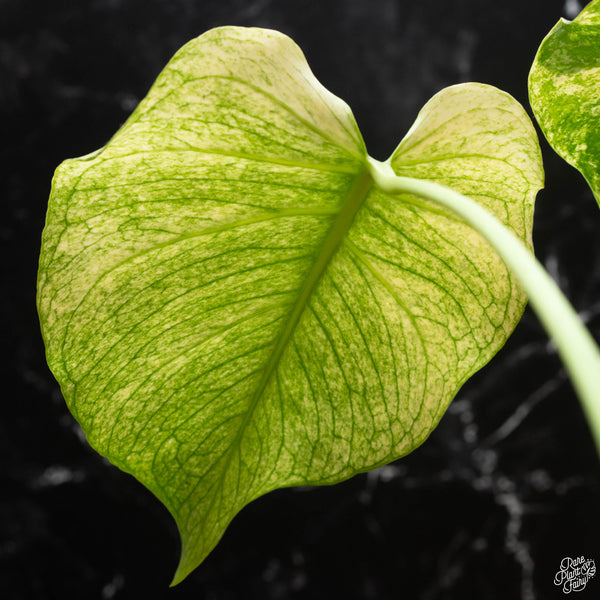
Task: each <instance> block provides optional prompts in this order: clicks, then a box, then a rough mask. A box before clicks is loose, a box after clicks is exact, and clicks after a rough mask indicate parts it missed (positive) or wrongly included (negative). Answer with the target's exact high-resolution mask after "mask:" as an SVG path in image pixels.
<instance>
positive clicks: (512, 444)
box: [0, 0, 600, 600]
mask: <svg viewBox="0 0 600 600" xmlns="http://www.w3.org/2000/svg"><path fill="white" fill-rule="evenodd" d="M577 4H578V3H577V2H576V1H572V0H568V1H567V2H564V1H563V0H503V1H502V2H498V1H497V0H456V1H449V0H419V1H417V0H414V1H409V0H379V1H375V0H345V1H342V0H339V1H338V0H321V1H316V0H300V1H293V0H287V1H277V0H255V1H251V2H244V1H242V0H220V1H201V0H77V1H68V0H55V1H53V2H47V1H39V2H36V1H34V0H0V133H1V135H0V150H1V152H2V155H1V157H0V158H1V161H0V176H1V178H0V194H1V196H0V198H1V201H2V216H1V219H0V243H1V244H2V248H1V251H0V260H1V268H2V273H1V281H2V293H1V294H0V302H1V315H2V332H1V334H2V335H1V340H2V347H3V352H4V357H3V359H2V360H1V361H0V368H1V369H2V373H1V376H2V378H1V380H0V381H1V383H2V387H1V388H0V389H1V390H2V394H1V406H2V413H1V418H0V469H1V470H0V477H1V482H0V598H2V599H3V600H16V599H35V600H41V599H58V600H70V599H93V600H95V599H109V598H133V599H137V598H151V599H154V598H173V599H179V598H194V599H196V600H202V599H206V600H225V599H232V600H234V599H238V598H239V599H244V600H251V599H254V598H257V599H261V600H262V599H265V600H268V599H287V598H290V599H311V600H312V599H316V600H318V599H334V600H335V599H337V598H340V599H344V600H351V599H355V598H357V599H358V598H360V599H371V598H373V599H375V598H377V599H391V598H394V599H396V598H411V599H423V600H425V599H432V600H433V599H458V598H460V599H461V600H467V599H471V598H473V599H477V600H484V599H488V598H489V599H495V598H501V599H513V598H515V599H516V598H523V599H525V600H533V599H546V598H560V597H562V592H561V591H560V590H559V589H558V588H556V587H555V586H554V585H553V577H554V574H555V572H556V571H557V569H558V565H559V562H560V560H561V559H562V558H563V557H564V556H579V555H584V556H585V557H586V558H593V559H596V560H600V535H599V534H600V517H599V506H600V502H599V501H600V485H599V484H600V470H599V468H598V466H599V465H598V459H597V456H596V454H595V450H594V446H593V444H592V441H591V437H590V435H589V432H588V429H587V425H586V422H585V420H584V418H583V415H582V413H581V410H580V407H579V404H578V401H577V398H576V397H575V395H574V393H573V391H572V388H571V386H570V383H569V382H568V379H567V377H566V374H565V372H564V370H563V368H562V366H561V364H560V362H559V360H558V358H557V356H556V353H555V349H554V347H553V345H552V344H551V343H549V342H548V340H547V337H546V335H545V333H544V332H543V330H542V329H541V327H540V325H539V323H538V321H537V320H536V318H535V316H534V315H533V314H532V313H531V312H530V311H527V312H526V314H525V316H524V318H523V320H522V322H521V324H520V325H519V327H518V328H517V331H516V333H515V334H514V335H513V337H512V338H511V339H510V340H509V342H508V344H507V345H506V346H505V348H504V349H503V350H502V351H501V352H500V353H499V354H498V356H497V357H496V358H495V360H493V361H492V363H491V364H490V365H489V366H488V367H487V368H485V369H484V370H483V371H482V372H481V373H479V374H478V375H477V376H476V377H474V378H473V379H472V380H471V381H470V382H469V383H468V384H467V385H466V386H465V387H464V388H463V390H461V392H460V393H459V395H458V397H457V399H456V400H455V401H454V403H453V404H452V405H451V407H450V409H449V411H448V413H447V414H446V416H445V417H444V419H443V420H442V422H441V424H440V425H439V427H438V428H437V429H436V431H434V433H433V434H432V436H431V437H430V439H429V440H428V441H427V442H426V443H425V444H424V445H423V446H422V447H421V448H420V449H418V450H417V451H415V452H414V453H413V454H412V455H410V456H408V457H406V458H405V459H403V460H401V461H399V462H397V463H395V464H393V465H391V466H389V467H387V468H383V469H380V470H379V471H376V472H373V473H371V474H368V475H363V476H358V477H355V478H354V479H352V480H350V481H348V482H346V483H344V484H341V485H338V486H334V487H325V488H318V489H311V490H306V489H299V490H285V491H279V492H275V493H272V494H270V495H268V496H266V497H264V498H262V499H260V500H258V501H256V502H254V503H253V504H252V505H250V506H249V507H247V508H246V509H245V510H244V511H243V512H242V513H241V514H240V515H239V516H238V517H237V518H236V519H235V520H234V522H233V524H232V525H231V526H230V528H229V530H228V531H227V533H226V535H225V537H224V539H223V540H222V542H221V544H220V545H219V546H218V547H217V549H216V550H215V551H214V552H213V553H212V555H211V556H210V557H209V558H208V559H207V560H206V562H205V563H204V564H203V565H202V566H201V567H200V568H199V569H198V570H197V571H196V572H195V573H194V574H193V575H192V576H190V577H189V579H188V580H186V581H185V582H184V583H183V584H181V585H180V586H178V587H177V588H175V589H173V590H169V589H168V588H167V586H168V583H169V581H170V578H171V576H172V574H173V572H174V568H175V566H176V562H177V557H178V552H179V542H178V539H177V534H176V530H175V526H174V524H173V522H172V521H171V519H170V517H169V516H168V514H167V511H166V510H165V509H164V508H163V507H162V506H161V505H160V504H159V503H158V501H157V500H156V499H154V497H153V496H151V494H150V493H149V492H147V491H146V490H145V489H144V488H142V487H141V486H140V485H139V484H137V482H136V481H134V480H133V479H132V478H130V477H129V476H127V475H125V474H123V473H121V472H120V471H119V470H117V469H116V468H113V467H111V466H110V465H109V464H108V463H107V462H106V461H105V460H103V459H102V458H100V457H99V456H98V455H96V454H95V453H94V452H93V451H91V450H90V449H89V448H88V446H87V445H86V443H85V439H84V438H83V436H82V435H81V433H80V431H79V429H78V427H77V425H76V424H75V422H74V420H73V419H72V417H71V416H70V414H69V413H68V411H67V409H66V407H65V405H64V403H63V401H62V398H61V395H60V391H59V389H58V386H57V384H56V382H55V381H54V379H53V377H52V375H51V374H50V372H49V371H48V369H47V367H46V366H45V361H44V351H43V345H42V341H41V338H40V334H39V331H38V322H37V316H36V311H35V303H34V297H35V278H36V268H37V253H38V251H39V244H40V234H41V230H42V227H43V223H44V213H45V210H46V201H47V197H48V193H49V189H50V180H51V177H52V173H53V170H54V168H55V167H56V166H57V165H58V164H59V163H60V162H61V161H62V160H63V159H65V158H67V157H74V156H78V155H82V154H86V153H88V152H90V151H92V150H94V149H96V148H97V147H99V146H101V145H103V144H104V143H106V141H107V140H108V139H109V137H110V136H111V135H112V134H113V133H114V131H115V130H116V129H117V128H118V127H119V125H120V124H121V123H122V122H123V121H124V120H125V119H126V117H127V116H128V114H129V113H130V112H131V110H132V109H133V108H134V106H135V105H136V104H137V102H138V101H139V100H140V99H141V98H142V97H143V96H144V94H145V93H146V91H147V89H148V87H149V86H150V85H151V83H152V81H153V80H154V78H155V77H156V75H157V74H158V72H159V71H160V69H161V68H162V67H163V66H164V65H165V64H166V62H167V61H168V59H169V58H170V57H171V55H172V54H173V53H174V52H175V51H176V50H177V49H178V48H179V47H180V46H181V45H182V44H183V43H185V42H186V41H188V40H189V39H190V38H192V37H194V36H197V35H199V34H201V33H203V32H204V31H205V30H207V29H209V28H211V27H214V26H217V25H225V24H237V25H256V26H264V27H271V28H276V29H279V30H281V31H283V32H285V33H287V34H288V35H290V36H291V37H293V38H294V39H295V40H296V42H297V43H298V44H299V45H300V46H301V48H302V49H303V50H304V52H305V53H306V55H307V58H308V61H309V63H310V64H311V66H312V68H313V70H314V72H315V74H316V75H317V77H318V78H319V79H320V80H321V81H322V82H323V83H324V85H325V86H326V87H328V88H329V89H330V90H332V91H333V92H334V93H336V94H337V95H339V96H341V97H342V98H344V99H345V100H346V101H347V102H348V103H349V104H350V106H351V107H352V108H353V110H354V113H355V115H356V118H357V120H358V123H359V125H360V127H361V129H362V132H363V135H364V138H365V141H366V143H367V147H368V148H369V151H370V153H371V154H372V155H373V156H374V157H375V158H378V159H384V158H386V157H387V155H388V154H389V153H390V152H391V151H392V150H393V148H394V147H395V146H396V144H397V143H398V141H399V140H400V139H401V137H402V136H403V134H404V133H405V131H406V130H407V128H408V127H409V126H410V124H411V123H412V121H413V119H414V117H415V115H416V113H417V111H418V109H419V108H420V107H421V106H422V105H423V104H424V103H425V102H426V100H427V99H428V98H429V97H430V96H431V95H433V94H434V93H435V92H437V91H438V90H439V89H441V88H442V87H444V86H447V85H450V84H454V83H457V82H461V81H467V80H475V81H481V82H485V83H490V84H494V85H496V86H498V87H500V88H502V89H504V90H506V91H508V92H510V93H511V94H513V95H514V96H515V97H516V98H517V99H518V100H520V101H521V102H522V103H523V104H525V105H526V106H528V105H527V91H526V77H527V72H528V69H529V65H530V63H531V60H532V59H533V56H534V53H535V50H536V47H537V45H538V44H539V42H540V41H541V39H542V38H543V36H544V35H545V34H546V32H547V31H548V30H549V29H550V28H551V26H552V25H553V24H554V23H555V22H556V21H557V20H558V18H559V17H560V16H566V15H567V14H568V13H571V14H570V15H569V16H573V15H572V11H573V10H577V9H576V7H577ZM583 4H585V2H583ZM543 149H544V155H545V164H546V170H547V189H546V190H545V191H543V192H542V193H540V195H539V199H538V205H537V210H536V220H535V233H534V236H535V238H534V239H535V243H536V251H537V254H538V256H539V258H540V259H541V260H542V262H543V263H544V264H545V265H546V267H547V268H548V269H549V271H550V272H551V273H552V275H553V276H554V277H555V278H556V279H557V280H558V281H559V283H560V285H561V286H562V288H563V289H564V290H565V291H566V292H567V294H568V296H569V297H570V299H571V301H572V302H573V304H574V306H575V308H576V309H577V310H578V311H580V313H581V314H582V316H583V317H584V318H585V320H586V321H587V324H588V326H589V327H590V328H591V330H592V332H593V333H594V334H595V335H596V337H597V338H598V337H600V294H599V292H600V260H599V259H600V241H599V238H600V236H599V235H598V231H600V211H599V210H598V207H597V206H596V204H595V201H594V199H593V197H592V195H591V193H590V192H589V190H588V189H587V187H586V185H585V183H584V182H583V180H582V178H581V177H580V176H579V175H578V174H577V173H576V172H575V171H574V170H573V169H571V168H570V167H568V166H567V165H565V164H563V163H562V162H561V161H560V160H559V159H558V158H557V157H556V156H555V155H554V154H553V153H552V152H551V151H550V150H549V149H548V148H547V146H546V145H545V144H544V146H543ZM598 594H600V576H598V577H597V578H596V579H595V580H592V581H591V582H590V583H589V585H588V588H586V590H585V591H584V592H583V594H582V595H581V596H579V597H582V596H583V597H588V598H592V597H599V596H598Z"/></svg>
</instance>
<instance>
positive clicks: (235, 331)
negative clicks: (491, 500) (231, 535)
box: [38, 27, 543, 583]
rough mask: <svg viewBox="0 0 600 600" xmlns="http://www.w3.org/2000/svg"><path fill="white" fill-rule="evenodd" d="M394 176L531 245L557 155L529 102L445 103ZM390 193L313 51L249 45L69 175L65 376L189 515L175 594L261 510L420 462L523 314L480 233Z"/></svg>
mask: <svg viewBox="0 0 600 600" xmlns="http://www.w3.org/2000/svg"><path fill="white" fill-rule="evenodd" d="M387 165H388V166H387V167H386V168H388V169H393V170H394V171H396V173H398V174H399V175H403V176H409V177H415V178H420V179H425V180H430V181H433V182H437V183H441V184H444V185H446V186H450V187H452V188H453V189H455V190H458V191H460V192H462V193H463V194H465V195H467V196H469V197H470V198H472V199H474V200H475V201H477V202H478V203H479V204H480V205H482V206H483V207H485V208H486V209H488V210H489V211H491V213H493V214H494V215H496V216H497V217H498V218H499V219H500V220H501V221H502V222H503V223H505V224H506V225H508V226H509V227H510V228H511V229H512V231H514V233H515V234H516V235H517V237H518V238H520V239H521V240H522V241H523V242H525V243H526V244H527V245H528V246H529V247H530V246H531V226H532V212H533V203H534V199H535V195H536V192H537V190H538V189H539V188H540V187H541V185H542V178H543V173H542V166H541V158H540V152H539V148H538V145H537V138H536V135H535V132H534V130H533V127H532V125H531V123H530V122H529V120H528V118H527V116H526V114H525V112H524V111H523V109H522V108H521V107H520V106H519V105H518V104H517V103H516V101H515V100H513V99H512V98H511V97H510V96H508V95H507V94H505V93H503V92H500V91H498V90H496V89H495V88H492V87H489V86H484V85H479V84H464V85H460V86H455V87H452V88H448V89H446V90H444V91H442V92H441V93H440V94H438V95H437V96H435V97H434V98H433V99H432V100H431V101H430V102H429V103H428V104H427V105H426V106H425V108H424V109H423V110H422V111H421V113H420V114H419V116H418V119H417V122H416V123H415V126H414V127H413V128H412V129H411V131H410V132H409V134H408V135H407V136H406V138H405V139H404V140H403V141H402V143H401V144H400V145H399V147H398V148H397V150H396V151H395V152H394V153H393V155H392V157H391V158H390V160H389V161H388V163H387ZM372 175H373V171H372V168H371V166H370V163H369V161H368V157H367V153H366V150H365V148H364V144H363V142H362V138H361V135H360V133H359V131H358V127H357V126H356V123H355V121H354V118H353V116H352V113H351V111H350V109H349V108H348V107H347V105H346V104H345V103H343V102H342V101H341V100H339V99H338V98H336V97H334V96H333V95H331V94H330V93H329V92H327V90H325V89H324V88H323V87H322V86H321V85H320V84H319V83H318V82H317V81H316V79H315V78H314V76H313V75H312V73H311V72H310V70H309V67H308V65H307V64H306V61H305V59H304V57H303V55H302V53H301V52H300V50H299V49H298V47H297V46H296V45H295V44H294V43H293V42H292V41H291V40H290V39H289V38H287V37H285V36H284V35H282V34H279V33H276V32H273V31H267V30H260V29H243V28H233V27H227V28H220V29H216V30H212V31H209V32H208V33H206V34H204V35H203V36H201V37H200V38H198V39H196V40H193V41H192V42H190V43H189V44H187V45H186V46H185V47H184V48H182V50H180V51H179V52H178V53H177V54H176V56H175V57H174V58H173V60H172V61H171V62H170V63H169V65H168V66H167V67H166V68H165V70H164V71H163V73H162V74H161V75H160V76H159V78H158V80H157V81H156V83H155V85H154V86H153V88H152V89H151V91H150V92H149V94H148V96H147V97H146V99H145V100H144V101H143V102H142V103H141V104H140V106H139V107H138V108H137V109H136V111H135V112H134V113H133V115H132V116H131V118H130V119H129V120H128V121H127V123H126V124H125V125H124V126H123V127H122V128H121V130H120V131H119V132H118V133H117V134H116V135H115V136H114V138H113V139H112V140H111V141H110V142H109V144H108V145H107V146H105V147H104V148H102V149H101V150H99V151H98V152H96V153H93V154H91V155H88V156H86V157H83V158H81V159H76V160H69V161H66V162H64V163H63V164H62V165H61V166H60V167H59V168H58V169H57V172H56V175H55V178H54V183H53V189H52V194H51V198H50V203H49V209H48V216H47V223H46V228H45V230H44V236H43V247H42V254H41V258H40V271H39V287H38V306H39V313H40V321H41V324H42V330H43V335H44V340H45V342H46V347H47V356H48V363H49V365H50V367H51V368H52V370H53V372H54V373H55V375H56V377H57V379H58V380H59V382H60V384H61V387H62V390H63V393H64V396H65V399H66V401H67V402H68V404H69V407H70V409H71V411H72V412H73V414H74V415H75V417H76V418H77V419H78V421H79V422H80V424H81V426H82V428H83V430H84V431H85V433H86V435H87V437H88V440H89V442H90V444H91V445H92V446H93V447H94V448H96V449H97V450H98V451H99V452H100V453H101V454H103V455H104V456H107V457H108V458H109V459H110V460H111V461H112V462H113V463H114V464H116V465H118V466H119V467H121V468H122V469H123V470H125V471H127V472H129V473H132V474H133V475H134V476H135V477H136V478H137V479H139V480H140V481H141V482H142V483H143V484H144V485H146V486H147V487H148V488H149V489H150V490H152V491H153V492H154V493H155V494H156V495H157V496H158V498H160V499H161V501H162V502H164V504H165V505H166V506H167V507H168V509H169V510H170V512H171V513H172V514H173V516H174V517H175V520H176V521H177V524H178V527H179V530H180V532H181V537H182V556H181V562H180V565H179V568H178V570H177V573H176V575H175V579H174V582H175V583H176V582H179V581H181V580H182V579H183V578H184V577H185V576H186V575H187V574H188V573H189V572H190V571H191V570H193V569H194V568H195V567H196V566H197V565H198V564H199V563H200V562H201V561H202V560H203V559H204V558H205V557H206V555H207V554H208V553H209V552H210V551H211V549H212V548H213V547H214V546H215V544H216V543H217V542H218V540H219V539H220V537H221V536H222V534H223V532H224V530H225V528H226V527H227V525H228V523H229V522H230V521H231V519H232V518H233V517H234V516H235V514H236V513H237V512H238V511H239V510H241V509H242V508H243V506H244V505H246V504H247V503H248V502H250V501H251V500H252V499H254V498H256V497H258V496H260V495H262V494H264V493H266V492H268V491H270V490H273V489H275V488H279V487H284V486H292V485H306V484H313V485H317V484H329V483H334V482H338V481H341V480H344V479H346V478H348V477H351V476H352V475H354V474H356V473H358V472H361V471H365V470H368V469H372V468H374V467H376V466H378V465H382V464H384V463H387V462H389V461H392V460H394V459H396V458H398V457H400V456H403V455H405V454H407V453H408V452H410V451H412V450H413V449H414V448H416V447H417V446H418V445H419V444H421V443H422V442H423V441H424V440H425V439H426V438H427V436H428V435H429V434H430V433H431V431H432V429H433V428H434V427H435V426H436V424H437V423H438V421H439V419H440V418H441V416H442V415H443V414H444V411H445V410H446V407H447V406H448V404H449V402H450V401H451V399H452V398H453V397H454V395H455V394H456V392H457V390H458V389H459V388H460V386H461V385H462V384H463V383H464V381H465V380H466V379H468V378H469V377H470V376H471V375H472V374H473V373H474V372H475V371H477V370H478V369H479V368H481V367H482V366H483V365H484V364H485V363H486V362H487V361H489V359H490V358H491V357H492V356H493V355H494V354H495V353H496V352H497V351H498V350H499V349H500V348H501V346H502V345H503V344H504V342H505V341H506V339H507V337H508V336H509V335H510V333H511V331H512V330H513V328H514V326H515V325H516V323H517V321H518V320H519V318H520V316H521V314H522V311H523V308H524V305H525V296H524V293H523V292H522V290H521V289H520V287H519V286H518V285H517V283H516V281H515V279H514V277H513V276H512V275H511V274H510V273H509V272H508V270H507V269H506V267H505V266H504V264H503V263H502V261H501V260H500V259H499V258H498V256H497V255H496V253H495V252H494V251H492V250H491V249H490V247H489V246H488V244H487V243H486V242H485V241H484V240H483V239H482V237H481V236H480V235H479V234H477V233H476V232H475V231H474V230H473V229H472V228H470V227H469V226H467V225H466V224H465V223H464V222H462V221H461V220H459V219H458V218H457V217H455V216H454V215H453V214H452V213H451V212H449V211H448V210H447V209H444V208H441V207H439V206H437V205H436V204H434V203H433V202H431V201H430V200H426V199H420V198H418V197H417V196H414V195H407V194H404V195H394V194H387V193H384V192H383V191H381V189H377V187H376V186H375V185H374V182H373V178H372Z"/></svg>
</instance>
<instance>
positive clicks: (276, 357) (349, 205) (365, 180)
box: [223, 167, 373, 476]
mask: <svg viewBox="0 0 600 600" xmlns="http://www.w3.org/2000/svg"><path fill="white" fill-rule="evenodd" d="M372 185H373V180H372V178H371V175H370V174H369V171H368V170H367V168H366V167H365V168H363V169H362V170H361V171H360V172H359V173H358V175H357V176H356V179H355V180H354V184H353V185H352V188H351V189H350V191H349V193H348V195H347V197H346V199H345V200H344V203H343V204H342V207H341V208H340V211H339V213H338V216H337V218H336V219H335V222H334V223H333V225H332V226H331V229H330V230H329V233H328V234H327V237H326V238H325V241H324V242H323V246H322V248H321V251H320V253H319V257H318V259H317V260H316V261H315V263H314V265H313V267H312V269H311V270H310V273H309V274H308V276H307V277H306V280H305V281H304V284H303V286H302V289H301V291H300V294H299V295H298V299H297V300H296V302H295V304H294V307H293V309H292V312H291V313H290V316H289V317H288V320H287V322H286V324H285V327H284V328H283V329H282V331H281V333H280V334H279V337H278V338H277V342H276V344H275V347H274V348H273V351H272V352H271V355H270V356H269V360H268V362H267V364H266V365H265V368H264V370H263V373H262V376H261V378H260V381H259V383H258V385H257V386H256V389H255V391H254V394H253V396H252V399H251V400H250V403H249V405H248V409H247V411H246V414H245V415H244V420H243V421H242V423H241V424H240V427H239V429H238V431H237V434H236V436H235V438H234V440H233V441H232V443H231V445H230V447H229V450H228V451H227V454H226V455H225V457H224V458H225V459H226V462H227V464H226V466H225V468H224V469H223V476H224V474H225V471H226V470H227V468H228V466H229V463H230V462H231V457H232V454H233V451H234V450H235V448H236V447H237V446H238V445H239V444H240V442H241V439H242V437H243V435H244V432H245V430H246V427H247V426H248V424H249V423H250V421H251V419H252V416H253V415H254V412H255V410H256V406H257V405H258V403H259V401H260V399H261V398H262V395H263V393H264V391H265V389H266V387H267V385H268V384H269V381H270V380H271V377H272V376H273V373H274V372H275V369H276V368H277V366H278V365H279V361H280V360H281V356H282V355H283V352H284V350H285V348H286V346H287V344H288V342H289V340H290V338H291V337H292V334H293V333H294V330H295V329H296V326H297V325H298V321H299V320H300V317H301V316H302V313H303V312H304V309H305V308H306V305H307V303H308V300H309V298H310V296H311V295H312V293H313V291H314V289H315V288H316V286H317V284H318V283H319V281H320V279H321V277H322V275H323V273H324V272H325V269H326V268H327V266H328V265H329V263H330V261H331V259H332V257H333V255H334V254H335V252H336V251H337V249H338V247H339V245H340V243H341V242H342V240H343V239H344V236H345V235H346V233H347V232H348V230H349V229H350V227H351V225H352V222H353V221H354V217H355V216H356V213H357V212H358V210H359V209H360V207H361V206H362V203H363V201H364V199H365V198H366V197H367V194H368V193H369V190H370V189H371V186H372Z"/></svg>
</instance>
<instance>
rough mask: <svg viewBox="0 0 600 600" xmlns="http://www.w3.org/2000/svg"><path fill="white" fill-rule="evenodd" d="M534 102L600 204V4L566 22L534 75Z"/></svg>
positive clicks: (552, 138) (546, 44)
mask: <svg viewBox="0 0 600 600" xmlns="http://www.w3.org/2000/svg"><path fill="white" fill-rule="evenodd" d="M529 99H530V102H531V106H532V108H533V112H534V114H535V118H536V119H537V121H538V123H539V124H540V127H541V128H542V131H543V132H544V135H545V136H546V139H547V140H548V142H549V143H550V145H551V146H552V148H553V149H554V150H555V151H556V152H557V153H558V154H559V155H560V156H561V157H562V158H564V159H565V160H566V161H567V162H568V163H569V164H570V165H572V166H573V167H575V168H576V169H578V170H579V171H580V172H581V173H582V174H583V176H584V177H585V178H586V180H587V182H588V183H589V185H590V187H591V188H592V191H593V192H594V195H595V196H596V200H597V201H598V202H599V203H600V134H599V132H600V0H594V1H593V2H590V3H589V4H588V5H587V6H586V7H585V8H584V9H583V11H582V12H581V13H580V14H579V15H578V16H577V18H576V19H575V20H574V21H573V22H569V21H566V20H565V19H561V20H560V21H559V22H558V23H557V24H556V25H555V26H554V28H553V29H552V30H551V31H550V33H549V34H548V35H547V36H546V38H545V39H544V40H543V42H542V43H541V45H540V47H539V49H538V52H537V54H536V57H535V59H534V61H533V65H532V67H531V71H530V73H529Z"/></svg>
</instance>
